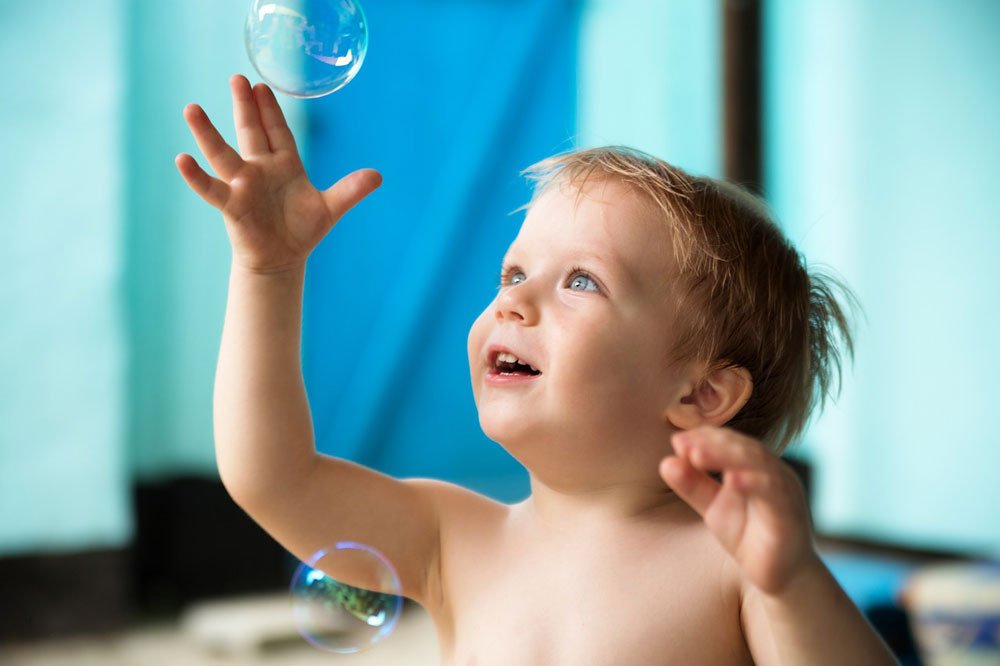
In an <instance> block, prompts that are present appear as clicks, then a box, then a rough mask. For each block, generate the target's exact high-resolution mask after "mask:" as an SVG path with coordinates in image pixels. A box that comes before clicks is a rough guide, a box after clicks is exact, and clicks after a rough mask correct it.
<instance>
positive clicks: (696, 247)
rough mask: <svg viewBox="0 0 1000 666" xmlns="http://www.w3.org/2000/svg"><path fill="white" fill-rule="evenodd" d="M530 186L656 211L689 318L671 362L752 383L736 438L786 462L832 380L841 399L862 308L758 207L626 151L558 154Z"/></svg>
mask: <svg viewBox="0 0 1000 666" xmlns="http://www.w3.org/2000/svg"><path fill="white" fill-rule="evenodd" d="M523 175H525V176H526V177H527V178H528V179H529V181H531V182H533V183H534V184H535V189H534V195H533V197H532V202H534V201H535V199H537V197H538V196H539V195H540V194H541V193H542V192H544V191H545V190H546V189H547V188H548V187H549V186H550V185H552V184H554V183H564V184H569V185H571V186H573V187H574V188H575V189H576V191H577V197H578V200H579V197H580V196H582V195H583V192H584V187H585V185H586V184H587V182H588V181H590V180H591V179H594V180H607V179H614V180H615V181H617V182H620V183H622V184H624V185H626V186H628V187H629V188H630V189H631V190H633V191H634V192H637V193H639V194H640V195H641V196H642V197H645V198H646V200H647V201H648V202H649V203H652V204H653V206H652V209H653V210H654V211H657V213H658V214H659V215H661V216H662V218H663V220H664V222H665V223H666V224H667V225H668V226H669V230H670V231H671V239H672V249H673V254H674V259H675V261H676V264H677V266H678V272H677V275H676V276H675V277H676V286H677V294H678V298H679V299H680V303H681V308H680V312H682V313H684V314H683V320H682V321H681V322H680V324H681V336H680V340H679V342H678V344H677V347H676V348H675V349H674V356H675V357H676V359H677V360H686V359H695V360H700V361H704V362H706V363H709V364H710V367H712V368H713V369H714V368H722V367H741V368H745V369H746V370H747V371H748V372H749V373H750V375H751V377H752V380H753V392H752V394H751V396H750V399H749V400H748V402H747V403H746V405H744V406H743V408H742V409H741V410H740V411H739V413H737V414H736V416H735V417H733V419H732V420H731V421H730V422H729V423H728V424H727V425H728V426H729V427H731V428H734V429H736V430H739V431H741V432H743V433H746V434H747V435H750V436H752V437H755V438H757V439H760V440H761V441H763V442H764V443H765V444H767V445H768V446H769V447H771V448H772V449H773V450H774V451H776V452H781V451H782V450H784V449H785V447H786V446H787V445H788V444H789V443H790V442H791V441H792V440H793V439H794V438H795V437H797V436H798V435H800V434H801V433H802V431H803V430H804V429H805V427H806V424H807V423H808V420H809V417H810V414H811V413H812V411H813V409H814V408H815V407H816V406H817V404H818V405H819V407H820V408H821V409H822V407H823V405H824V404H825V401H826V399H827V397H828V396H830V395H831V394H832V393H833V388H834V380H836V386H837V391H838V392H839V388H840V382H841V371H842V360H843V359H842V351H841V350H842V348H843V349H844V350H846V352H847V354H848V356H850V357H851V358H853V354H854V341H853V335H852V332H851V325H850V319H849V317H848V310H847V309H846V308H845V305H846V306H847V307H849V308H850V309H851V310H852V311H853V310H855V309H856V308H857V300H856V299H855V297H854V295H853V294H852V293H851V291H850V290H849V289H848V288H847V287H846V286H845V285H844V284H843V282H841V281H840V280H838V279H837V278H836V277H834V276H833V275H831V274H829V273H824V272H821V271H818V270H810V269H809V268H807V266H806V263H805V261H804V258H803V257H802V255H801V254H799V252H797V251H796V250H795V248H794V247H792V245H791V243H790V242H789V241H788V240H787V239H786V238H785V236H784V234H783V233H782V232H781V230H780V229H779V228H778V226H777V224H775V222H774V221H773V220H772V218H771V215H770V214H769V213H768V210H767V207H766V205H765V204H764V203H763V202H762V201H761V200H760V199H759V198H757V197H756V196H754V195H753V194H751V193H750V192H748V191H747V190H745V189H743V188H742V187H740V186H738V185H735V184H733V183H730V182H728V181H724V180H716V179H712V178H704V177H695V176H691V175H689V174H688V173H686V172H685V171H683V170H682V169H679V168H677V167H674V166H671V165H669V164H667V163H666V162H663V161H662V160H659V159H657V158H655V157H653V156H651V155H648V154H646V153H643V152H641V151H638V150H634V149H631V148H626V147H622V146H609V147H603V148H593V149H589V150H580V151H574V152H570V153H564V154H560V155H556V156H553V157H550V158H547V159H545V160H542V161H541V162H538V163H536V164H534V165H532V166H530V167H528V168H527V169H525V170H524V172H523ZM528 205H530V203H529V204H528ZM838 296H839V297H840V298H838ZM838 339H839V342H840V343H842V345H841V344H838Z"/></svg>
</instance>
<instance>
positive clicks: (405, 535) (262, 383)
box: [176, 76, 438, 601]
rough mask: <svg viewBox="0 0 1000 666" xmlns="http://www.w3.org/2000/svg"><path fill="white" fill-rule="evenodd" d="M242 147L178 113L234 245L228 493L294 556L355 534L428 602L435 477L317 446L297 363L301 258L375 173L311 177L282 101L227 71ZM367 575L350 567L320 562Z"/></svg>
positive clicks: (219, 438)
mask: <svg viewBox="0 0 1000 666" xmlns="http://www.w3.org/2000/svg"><path fill="white" fill-rule="evenodd" d="M230 85H231V91H232V97H233V115H234V121H235V124H236V131H237V140H238V144H239V152H237V151H236V150H234V149H233V148H232V147H230V146H229V145H228V144H227V143H226V142H225V140H224V139H223V138H222V137H221V135H220V134H219V132H218V131H217V130H216V128H215V127H214V126H213V125H212V123H211V122H210V121H209V119H208V117H207V116H206V115H205V113H204V111H202V110H201V108H199V107H198V106H196V105H189V106H188V107H186V108H185V109H184V117H185V120H186V121H187V123H188V125H189V127H190V128H191V131H192V134H193V135H194V137H195V140H196V142H197V144H198V147H199V149H200V150H201V152H202V153H203V154H204V155H205V157H206V159H207V160H208V162H209V164H210V165H211V167H212V169H213V170H214V171H215V173H216V176H217V177H213V176H211V175H209V174H208V173H206V172H205V171H204V170H203V169H202V168H201V167H200V166H198V164H197V162H196V161H195V160H194V158H193V157H191V156H190V155H179V156H178V157H177V160H176V162H177V168H178V170H179V171H180V173H181V175H182V176H183V177H184V179H185V181H187V183H188V185H189V186H190V187H191V189H192V190H194V191H195V192H196V193H197V194H198V195H199V196H201V197H202V198H203V199H204V200H205V201H206V202H208V203H209V204H211V205H212V206H214V207H215V208H217V209H219V210H220V211H221V212H222V214H223V219H224V222H225V225H226V231H227V233H228V235H229V239H230V242H231V244H232V248H233V258H232V269H231V271H232V272H231V276H230V282H229V298H228V304H227V307H226V317H225V324H224V327H223V333H222V343H221V348H220V352H219V360H218V368H217V372H216V382H215V398H214V424H215V450H216V458H217V462H218V466H219V473H220V475H221V477H222V481H223V484H224V485H225V487H226V489H227V491H228V492H229V494H230V495H231V496H232V497H233V499H234V500H235V501H236V502H237V503H238V504H239V505H240V506H241V507H242V508H243V509H244V510H245V511H246V512H247V513H248V514H249V515H250V516H251V517H252V518H253V519H254V520H255V521H257V522H258V523H259V524H260V525H261V526H262V527H263V528H264V529H265V530H267V531H268V532H269V533H270V534H271V535H272V536H273V537H274V538H275V539H276V540H277V541H279V542H280V543H281V544H282V545H283V546H285V548H287V549H288V550H289V551H291V552H292V553H293V554H294V555H296V556H297V557H299V558H300V559H303V560H305V559H308V558H309V557H310V556H311V555H312V554H313V553H315V552H316V551H317V550H319V549H321V548H325V547H329V546H332V545H334V544H335V543H336V542H338V541H342V540H349V541H358V542H362V543H365V544H367V545H370V546H373V547H374V548H376V549H378V550H379V551H381V552H382V553H383V554H384V555H386V556H387V557H388V558H389V560H390V561H391V562H393V563H394V564H395V566H396V568H397V571H398V573H399V575H400V579H401V582H402V585H403V592H404V594H405V595H406V596H409V597H411V598H414V599H416V600H418V601H423V599H424V597H425V596H426V595H427V590H428V588H429V581H430V579H431V578H432V572H433V571H434V569H435V563H436V561H437V548H438V519H437V508H436V503H435V500H434V497H435V492H436V490H438V484H436V483H435V482H431V481H419V480H415V481H399V480H396V479H392V478H390V477H388V476H385V475H382V474H379V473H377V472H375V471H373V470H369V469H366V468H364V467H361V466H359V465H355V464H353V463H350V462H348V461H344V460H339V459H335V458H331V457H329V456H323V455H320V454H318V453H317V452H316V450H315V444H314V437H313V432H312V421H311V416H310V413H309V404H308V400H307V397H306V391H305V385H304V382H303V378H302V370H301V363H300V339H301V321H302V293H303V283H304V279H305V270H306V269H305V266H306V259H307V257H308V255H309V253H310V252H311V251H312V250H313V248H315V247H316V245H317V244H318V243H319V242H320V240H321V239H322V238H323V237H324V236H325V235H326V233H327V232H328V231H329V230H330V229H331V228H332V227H333V225H334V224H335V223H336V222H337V221H338V220H339V219H340V217H341V216H342V215H343V214H344V213H345V212H346V211H347V210H349V209H350V208H351V207H353V206H354V205H355V204H357V203H358V202H359V201H360V200H361V199H363V198H364V197H365V196H367V195H368V194H369V193H371V192H372V191H373V190H374V189H375V188H377V187H378V186H379V184H380V183H381V176H380V175H379V174H378V172H376V171H373V170H370V169H364V170H360V171H355V172H354V173H351V174H349V175H347V176H345V177H344V178H342V179H341V180H340V181H339V182H338V183H336V184H335V185H334V186H332V187H331V188H330V189H328V190H326V191H323V192H320V191H319V190H317V189H316V188H315V187H313V185H312V184H311V183H310V181H309V179H308V177H307V176H306V173H305V170H304V168H303V166H302V163H301V160H300V158H299V155H298V151H297V149H296V146H295V141H294V139H293V137H292V134H291V131H290V130H289V128H288V126H287V124H286V122H285V119H284V116H283V114H282V112H281V109H280V107H279V106H278V103H277V100H276V99H275V97H274V94H273V93H272V92H271V90H270V89H269V88H268V87H267V86H265V85H263V84H258V85H257V86H256V87H254V88H251V86H250V84H249V82H248V81H247V80H246V79H245V78H244V77H242V76H234V77H233V78H232V79H231V81H230ZM327 573H328V574H330V575H332V576H334V577H335V578H338V579H339V580H341V581H343V582H346V583H349V584H351V583H353V584H356V585H363V584H364V581H362V580H359V579H356V578H355V577H354V576H355V574H354V573H353V572H352V571H349V570H340V571H327Z"/></svg>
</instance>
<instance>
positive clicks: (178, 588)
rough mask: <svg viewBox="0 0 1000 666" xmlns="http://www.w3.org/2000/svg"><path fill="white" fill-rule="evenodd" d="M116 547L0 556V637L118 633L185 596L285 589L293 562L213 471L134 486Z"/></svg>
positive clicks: (180, 603)
mask: <svg viewBox="0 0 1000 666" xmlns="http://www.w3.org/2000/svg"><path fill="white" fill-rule="evenodd" d="M133 497H134V502H135V525H136V527H135V534H134V538H133V542H132V544H130V545H129V546H128V547H125V548H112V549H99V550H96V549H95V550H90V551H82V552H80V551H78V552H67V553H54V554H49V553H45V554H29V555H24V556H18V557H2V558H0V641H11V640H18V641H27V640H38V639H43V638H55V637H64V636H70V635H84V634H104V633H110V632H114V631H121V630H123V629H126V628H128V627H129V626H130V625H131V624H133V623H135V622H136V621H140V620H142V619H144V618H154V617H161V616H173V615H175V614H177V613H178V612H179V611H180V610H181V609H183V607H184V606H185V605H187V604H189V603H191V602H193V601H197V600H201V599H207V598H212V597H220V596H235V595H240V594H248V593H254V592H264V591H280V590H284V589H287V587H288V582H289V580H290V578H291V571H292V569H293V568H294V565H295V560H294V558H292V556H291V555H289V554H288V553H287V552H286V551H285V550H284V549H283V548H282V547H281V546H279V545H278V544H277V542H275V541H274V540H273V539H272V538H271V537H270V536H268V535H267V533H266V532H264V531H263V530H262V529H261V528H260V527H259V526H257V524H256V523H254V522H253V521H252V520H251V519H250V517H249V516H247V515H246V514H245V513H244V512H243V510H242V509H240V508H239V507H238V506H237V505H236V504H235V503H234V502H233V501H232V499H231V498H230V497H229V494H228V493H227V492H226V490H225V488H224V487H223V486H222V483H221V482H220V481H219V480H218V479H202V478H194V477H190V478H179V479H173V480H167V481H162V482H157V483H143V484H140V485H138V486H136V487H135V488H134V491H133Z"/></svg>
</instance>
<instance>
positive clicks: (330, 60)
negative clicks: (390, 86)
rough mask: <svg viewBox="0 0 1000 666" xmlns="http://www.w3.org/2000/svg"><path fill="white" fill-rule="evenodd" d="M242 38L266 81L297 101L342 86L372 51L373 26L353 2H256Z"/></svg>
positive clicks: (293, 0) (327, 93)
mask: <svg viewBox="0 0 1000 666" xmlns="http://www.w3.org/2000/svg"><path fill="white" fill-rule="evenodd" d="M243 37H244V42H245V43H246V47H247V55H248V56H250V62H252V63H253V66H254V68H255V69H256V70H257V73H258V74H260V76H261V78H262V79H264V81H266V82H267V83H268V84H269V85H270V86H271V87H272V88H274V89H276V90H279V91H281V92H283V93H285V94H286V95H291V96H292V97H321V96H322V95H329V94H330V93H332V92H333V91H335V90H339V89H340V88H343V87H344V86H346V85H347V84H348V82H350V80H351V79H353V78H354V76H355V75H356V74H357V73H358V70H360V69H361V63H362V62H364V59H365V53H366V52H367V51H368V23H367V22H366V21H365V14H364V12H363V11H362V10H361V5H359V4H358V3H357V2H355V1H354V0H253V3H252V4H251V6H250V13H249V14H248V15H247V23H246V28H245V30H244V33H243Z"/></svg>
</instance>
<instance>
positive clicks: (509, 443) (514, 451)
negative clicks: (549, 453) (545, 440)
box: [479, 411, 541, 458]
mask: <svg viewBox="0 0 1000 666" xmlns="http://www.w3.org/2000/svg"><path fill="white" fill-rule="evenodd" d="M479 427H480V428H482V431H483V433H484V434H485V435H486V436H487V437H489V438H490V439H491V440H493V441H494V442H496V443H497V444H499V445H500V446H502V447H503V448H505V449H506V450H507V452H508V453H510V454H511V455H512V456H514V457H515V458H517V457H518V451H519V450H522V449H523V448H524V447H526V446H529V445H530V443H531V441H532V440H537V439H538V437H539V433H540V432H541V429H540V426H539V425H538V424H537V423H536V424H531V423H528V422H527V421H526V420H525V419H524V418H523V417H521V416H519V415H517V414H497V413H489V412H486V413H484V412H482V411H480V412H479Z"/></svg>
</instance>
